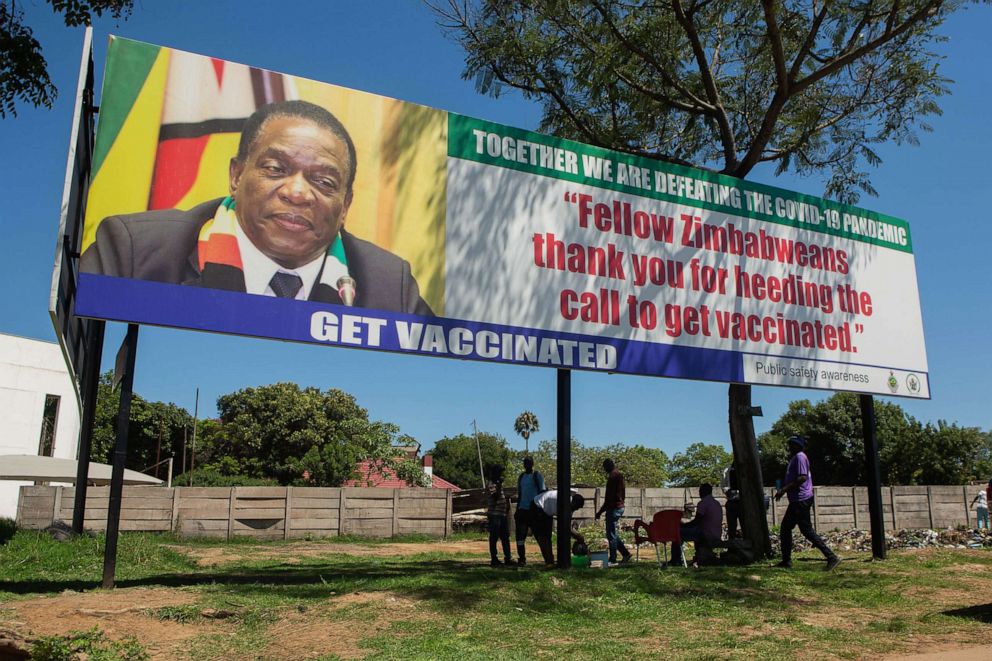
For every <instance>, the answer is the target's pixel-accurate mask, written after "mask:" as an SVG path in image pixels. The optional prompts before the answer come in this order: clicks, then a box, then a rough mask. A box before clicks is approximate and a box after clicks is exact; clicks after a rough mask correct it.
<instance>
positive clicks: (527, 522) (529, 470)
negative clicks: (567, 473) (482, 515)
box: [513, 457, 545, 565]
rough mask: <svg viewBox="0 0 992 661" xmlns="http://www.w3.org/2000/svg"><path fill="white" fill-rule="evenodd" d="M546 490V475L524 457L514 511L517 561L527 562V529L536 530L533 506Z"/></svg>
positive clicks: (522, 563)
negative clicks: (539, 495)
mask: <svg viewBox="0 0 992 661" xmlns="http://www.w3.org/2000/svg"><path fill="white" fill-rule="evenodd" d="M542 491H545V487H544V476H543V475H541V473H540V472H538V471H536V470H534V460H533V459H532V458H531V457H524V472H523V473H521V474H520V475H519V476H518V477H517V509H516V511H514V513H513V523H514V525H515V526H516V529H517V532H516V535H515V537H516V539H517V563H518V564H520V565H526V564H527V548H526V547H527V530H528V528H529V529H530V530H531V531H534V517H533V516H532V512H531V507H532V505H533V503H534V496H536V495H537V494H539V493H541V492H542Z"/></svg>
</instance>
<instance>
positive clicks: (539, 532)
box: [531, 489, 586, 567]
mask: <svg viewBox="0 0 992 661" xmlns="http://www.w3.org/2000/svg"><path fill="white" fill-rule="evenodd" d="M571 494H572V497H571V499H570V500H569V503H568V504H569V507H570V508H571V511H573V512H574V511H576V510H579V509H582V506H583V505H585V503H586V499H585V498H583V497H582V495H581V494H578V493H576V492H574V491H572V492H571ZM557 513H558V490H557V489H552V490H550V491H542V492H541V493H539V494H537V496H535V497H534V506H532V507H531V516H532V517H533V525H534V537H536V538H537V545H538V546H539V547H540V548H541V555H543V556H544V564H545V565H546V566H549V567H553V566H554V564H555V554H554V551H553V549H552V547H551V531H552V530H553V529H554V517H555V515H556V514H557ZM569 532H571V534H572V539H574V540H575V541H577V542H582V543H583V544H585V542H586V539H585V537H583V536H582V534H581V533H579V532H578V531H576V530H570V531H569Z"/></svg>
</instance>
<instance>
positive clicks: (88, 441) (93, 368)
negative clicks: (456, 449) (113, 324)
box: [72, 319, 107, 535]
mask: <svg viewBox="0 0 992 661" xmlns="http://www.w3.org/2000/svg"><path fill="white" fill-rule="evenodd" d="M106 326H107V323H106V322H105V321H102V320H96V319H91V320H90V321H89V322H88V323H87V324H86V325H85V328H86V364H85V365H84V366H83V374H82V384H81V385H82V399H83V419H82V420H81V424H80V426H79V449H78V451H77V452H76V494H75V499H76V500H75V502H73V504H72V530H73V532H75V533H76V534H77V535H80V534H82V532H83V526H84V525H85V520H86V487H87V485H88V484H89V474H90V454H92V451H93V450H92V448H93V423H94V421H95V420H96V398H97V393H98V392H99V389H100V362H101V360H102V358H103V335H104V329H105V328H106Z"/></svg>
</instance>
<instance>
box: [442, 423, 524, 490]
mask: <svg viewBox="0 0 992 661" xmlns="http://www.w3.org/2000/svg"><path fill="white" fill-rule="evenodd" d="M478 438H479V449H478V450H477V449H476V446H475V440H476V437H475V436H470V435H467V434H458V435H457V436H450V437H449V436H446V437H445V438H442V439H441V440H439V441H438V442H437V443H435V444H434V449H433V450H431V454H432V455H433V457H434V472H435V473H437V474H438V476H440V477H443V478H444V479H446V480H448V481H449V482H451V483H452V484H457V485H458V486H459V487H461V488H463V489H474V488H479V487H481V486H482V477H481V476H480V475H479V451H480V450H481V452H482V464H483V466H484V467H485V470H486V473H487V475H486V478H487V479H491V478H492V476H493V474H494V473H496V472H500V473H502V474H503V475H504V476H505V475H506V474H507V470H508V469H509V468H510V464H511V461H512V460H513V456H514V453H513V450H511V449H510V446H509V445H507V443H506V439H505V438H503V437H502V436H500V435H499V434H490V433H488V432H481V431H480V432H479V434H478Z"/></svg>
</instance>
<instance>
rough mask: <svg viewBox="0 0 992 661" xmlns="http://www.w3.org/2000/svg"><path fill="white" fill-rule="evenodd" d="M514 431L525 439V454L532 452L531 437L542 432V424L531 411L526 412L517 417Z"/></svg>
mask: <svg viewBox="0 0 992 661" xmlns="http://www.w3.org/2000/svg"><path fill="white" fill-rule="evenodd" d="M513 430H514V431H515V432H517V434H519V435H520V436H522V437H523V439H524V453H525V454H526V453H528V452H530V435H531V434H533V433H534V432H536V431H541V423H540V422H538V420H537V416H536V415H534V414H533V413H531V412H530V411H524V412H523V413H521V414H520V415H518V416H517V419H516V421H515V422H514V423H513Z"/></svg>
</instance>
